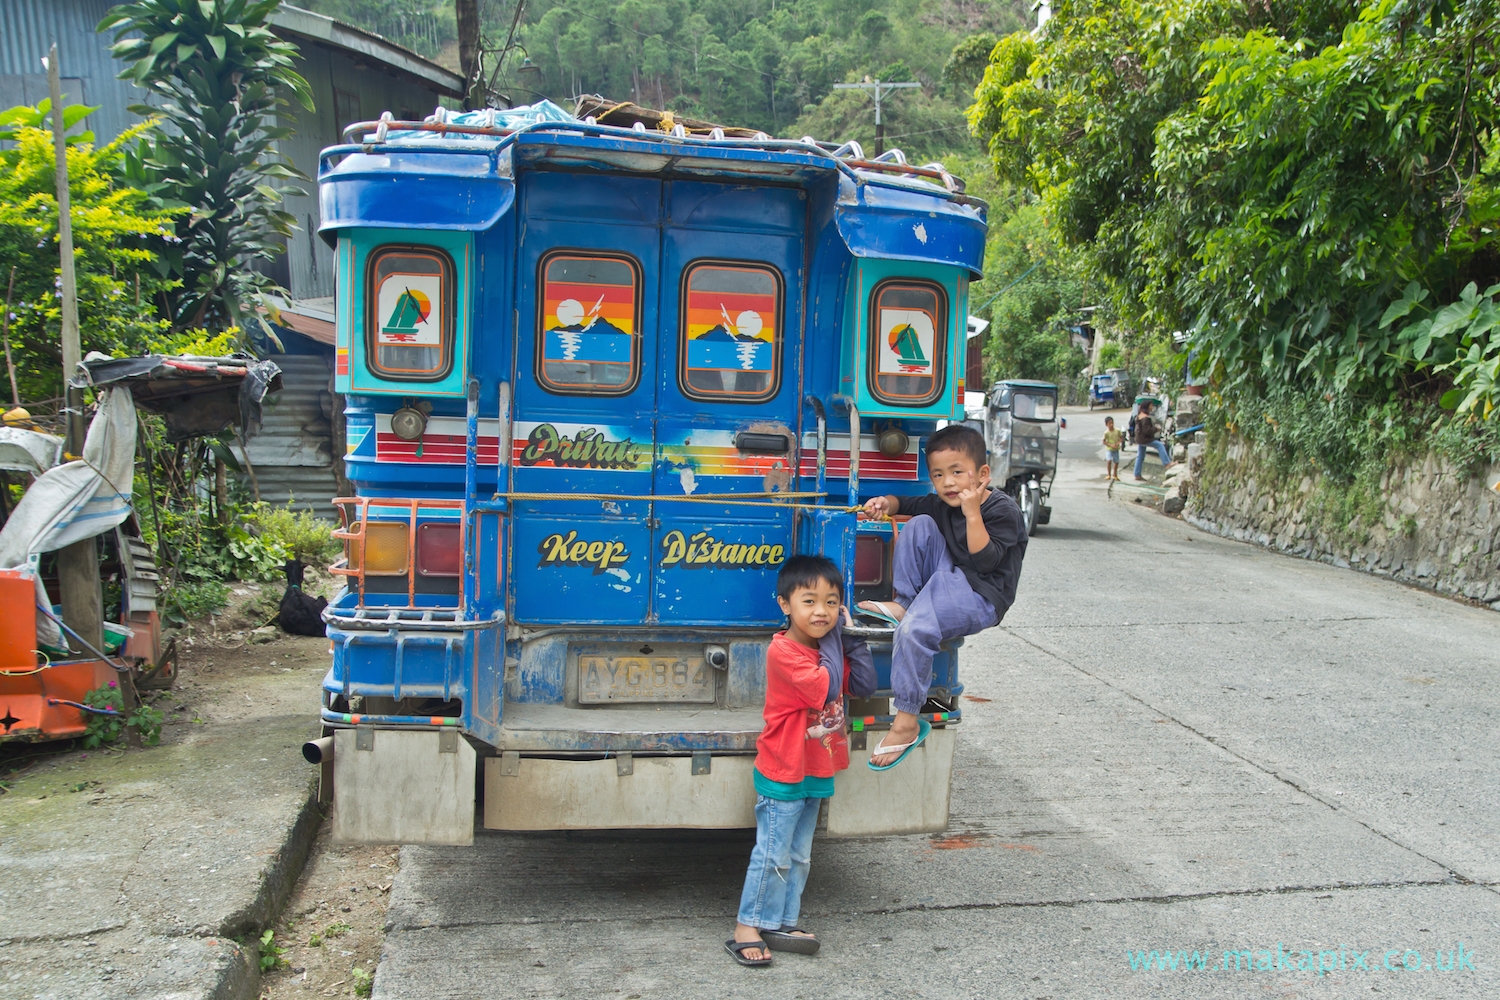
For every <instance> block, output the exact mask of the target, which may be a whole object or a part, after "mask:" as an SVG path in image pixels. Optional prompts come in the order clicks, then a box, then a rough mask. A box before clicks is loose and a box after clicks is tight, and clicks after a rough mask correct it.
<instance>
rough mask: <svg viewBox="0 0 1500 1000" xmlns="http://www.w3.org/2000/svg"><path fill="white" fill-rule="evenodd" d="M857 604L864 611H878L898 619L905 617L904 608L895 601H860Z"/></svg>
mask: <svg viewBox="0 0 1500 1000" xmlns="http://www.w3.org/2000/svg"><path fill="white" fill-rule="evenodd" d="M859 606H860V607H861V608H863V609H864V610H866V611H878V612H880V613H881V614H883V615H889V616H890V617H892V618H894V619H896V621H898V622H899V621H900V620H901V619H903V618H905V617H906V609H905V608H903V607H902V606H901V605H899V604H897V603H896V602H895V601H860V602H859Z"/></svg>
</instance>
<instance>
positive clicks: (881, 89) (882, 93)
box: [833, 77, 922, 156]
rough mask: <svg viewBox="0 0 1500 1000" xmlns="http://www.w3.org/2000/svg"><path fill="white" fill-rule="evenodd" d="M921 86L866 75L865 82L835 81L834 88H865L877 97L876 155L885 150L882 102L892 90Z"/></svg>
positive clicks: (864, 89)
mask: <svg viewBox="0 0 1500 1000" xmlns="http://www.w3.org/2000/svg"><path fill="white" fill-rule="evenodd" d="M920 86H922V85H921V84H920V83H881V82H880V81H879V80H871V79H870V78H869V77H865V82H864V83H835V84H834V85H833V89H834V90H863V91H865V92H866V93H867V94H869V95H870V96H871V97H873V98H875V155H876V156H879V155H880V154H881V153H884V152H885V121H884V120H883V119H882V118H881V117H880V102H881V101H882V100H884V99H885V98H886V97H889V96H890V94H891V92H892V91H896V90H910V89H911V88H913V87H920Z"/></svg>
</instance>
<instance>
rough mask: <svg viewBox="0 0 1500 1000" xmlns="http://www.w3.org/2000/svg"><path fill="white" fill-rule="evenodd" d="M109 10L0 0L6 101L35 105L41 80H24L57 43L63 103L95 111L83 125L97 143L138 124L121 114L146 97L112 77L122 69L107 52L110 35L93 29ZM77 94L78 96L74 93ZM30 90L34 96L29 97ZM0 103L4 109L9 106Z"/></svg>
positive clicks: (95, 1) (102, 4)
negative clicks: (92, 105)
mask: <svg viewBox="0 0 1500 1000" xmlns="http://www.w3.org/2000/svg"><path fill="white" fill-rule="evenodd" d="M112 6H114V3H113V0H0V87H3V96H4V97H6V98H7V99H8V100H9V101H10V102H12V103H16V104H19V103H23V102H24V103H35V99H33V98H34V97H35V98H40V97H41V96H45V95H46V78H45V76H43V77H42V78H41V80H40V86H38V81H37V80H35V79H32V80H31V81H27V80H26V79H25V78H26V77H33V78H35V77H36V76H38V75H39V74H45V73H46V72H47V71H46V70H45V69H43V68H42V57H43V56H45V55H46V54H47V50H48V49H50V48H51V47H52V43H53V42H56V43H57V49H58V62H59V63H60V68H61V70H62V75H63V77H64V80H65V81H67V82H74V81H76V82H79V83H81V85H82V86H81V88H80V87H78V86H68V85H67V82H65V85H64V87H63V91H64V93H66V94H67V95H68V100H67V102H68V103H69V104H79V103H86V104H94V105H98V106H99V110H98V111H96V112H94V113H93V114H92V115H90V116H89V117H88V119H87V120H86V121H85V123H84V124H85V126H86V127H88V128H91V129H93V131H94V134H95V135H97V136H98V137H99V138H100V140H101V141H107V140H109V139H113V138H114V137H115V136H117V135H119V134H120V133H121V132H122V131H124V130H125V129H126V128H128V127H129V126H131V125H133V124H135V123H136V122H138V121H140V117H139V116H138V115H133V114H131V113H130V112H129V111H128V110H126V109H127V108H128V107H129V106H130V105H132V104H144V103H146V97H147V94H146V93H145V92H144V91H142V90H140V89H139V88H137V87H136V86H135V85H134V84H131V83H127V82H125V81H124V80H119V79H116V76H117V75H118V74H119V72H120V70H121V69H123V68H124V67H123V66H122V65H121V64H120V63H119V62H117V61H116V60H115V58H114V57H113V56H112V55H110V54H109V46H110V44H111V42H112V40H113V36H112V35H100V34H96V33H95V31H94V28H95V26H96V25H98V23H99V22H100V21H101V20H102V19H103V18H104V14H105V12H106V11H108V10H109V9H110V7H112ZM80 89H81V90H82V91H83V92H82V93H79V92H78V91H79V90H80ZM33 91H35V94H33ZM12 103H6V105H5V106H6V107H10V106H12Z"/></svg>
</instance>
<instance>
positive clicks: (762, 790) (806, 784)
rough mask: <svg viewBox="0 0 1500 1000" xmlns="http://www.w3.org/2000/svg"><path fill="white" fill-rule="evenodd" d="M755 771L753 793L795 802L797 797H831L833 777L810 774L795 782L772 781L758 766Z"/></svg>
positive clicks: (781, 800)
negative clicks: (819, 776)
mask: <svg viewBox="0 0 1500 1000" xmlns="http://www.w3.org/2000/svg"><path fill="white" fill-rule="evenodd" d="M753 770H754V771H755V793H756V794H757V795H764V796H765V797H766V798H768V799H776V800H777V801H779V802H796V801H797V800H798V799H831V798H833V779H832V778H818V777H815V776H813V775H811V774H809V775H808V776H807V777H805V778H803V779H802V780H801V781H799V782H796V783H795V784H794V783H792V782H787V781H772V780H771V779H770V778H768V777H766V776H765V775H764V774H761V773H760V769H759V768H754V769H753Z"/></svg>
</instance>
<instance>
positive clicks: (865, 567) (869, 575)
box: [854, 535, 889, 587]
mask: <svg viewBox="0 0 1500 1000" xmlns="http://www.w3.org/2000/svg"><path fill="white" fill-rule="evenodd" d="M888 541H889V540H888V539H887V538H886V537H885V536H883V535H864V536H862V537H860V538H857V539H856V540H855V542H854V585H855V586H857V587H873V586H878V585H880V584H882V583H885V568H886V565H887V562H888V560H887V558H886V554H887V551H888V550H887V544H888Z"/></svg>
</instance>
